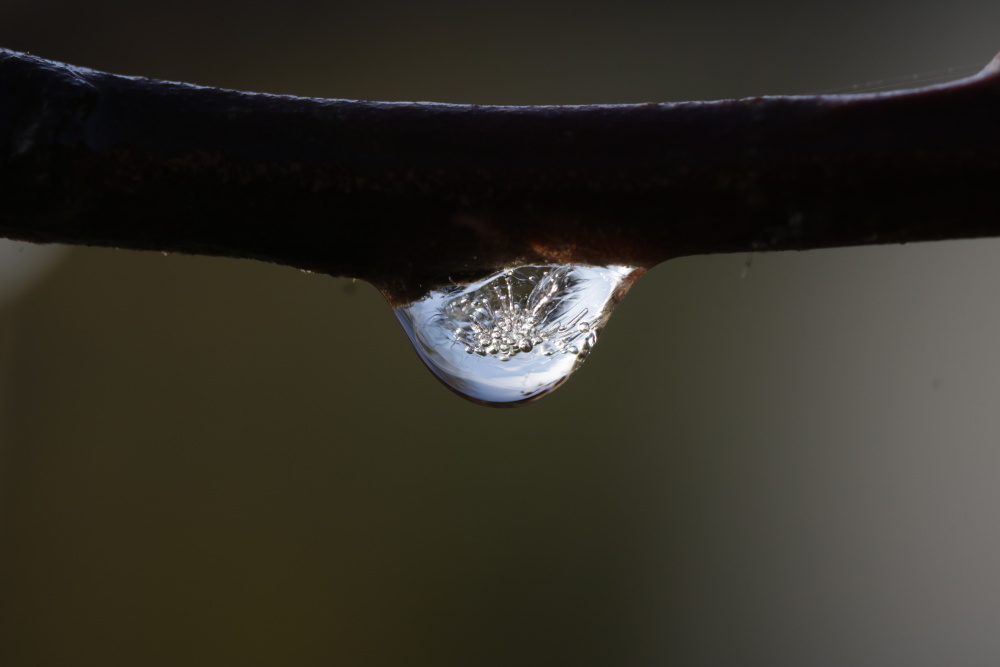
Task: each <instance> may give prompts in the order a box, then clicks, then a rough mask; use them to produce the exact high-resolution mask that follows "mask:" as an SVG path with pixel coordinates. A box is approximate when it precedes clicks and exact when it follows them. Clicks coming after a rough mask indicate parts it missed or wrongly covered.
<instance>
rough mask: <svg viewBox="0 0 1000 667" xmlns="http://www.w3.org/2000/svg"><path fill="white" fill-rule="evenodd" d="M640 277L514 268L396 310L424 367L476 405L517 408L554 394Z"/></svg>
mask: <svg viewBox="0 0 1000 667" xmlns="http://www.w3.org/2000/svg"><path fill="white" fill-rule="evenodd" d="M640 273H641V271H640V270H638V269H634V268H631V267H627V266H607V267H598V266H583V265H570V266H537V265H535V266H522V267H517V268H510V269H505V270H503V271H500V272H498V273H495V274H493V275H491V276H489V277H487V278H484V279H483V280H480V281H477V282H474V283H471V284H469V285H458V286H449V287H445V288H441V289H437V290H433V291H431V292H430V293H429V294H427V295H426V296H424V297H423V298H421V299H419V300H417V301H414V302H412V303H409V304H407V305H405V306H400V307H398V308H396V316H397V317H398V318H399V321H400V323H401V324H402V325H403V329H404V330H405V331H406V334H407V336H409V338H410V341H411V342H412V343H413V346H414V348H416V350H417V353H418V354H419V355H420V357H421V358H422V359H423V360H424V363H426V364H427V366H428V367H429V368H430V369H431V371H433V373H434V374H435V375H436V376H437V377H438V378H439V379H440V380H441V381H442V382H444V383H445V384H446V385H448V386H449V387H451V388H452V389H453V390H454V391H456V392H457V393H459V394H461V395H462V396H465V397H466V398H468V399H470V400H472V401H476V402H478V403H484V404H487V405H516V404H518V403H524V402H527V401H530V400H532V399H535V398H538V397H540V396H544V395H545V394H547V393H549V392H550V391H552V390H553V389H555V388H556V387H558V386H559V385H560V384H562V383H563V382H564V381H565V380H566V378H567V377H569V375H570V374H571V373H572V372H573V371H575V370H576V369H577V368H578V367H579V366H580V364H581V363H583V360H584V359H585V358H586V356H587V354H588V353H589V352H590V350H591V348H592V347H593V345H594V343H595V342H596V341H597V336H598V334H599V333H600V331H601V329H603V327H604V325H605V324H606V323H607V319H608V316H609V315H610V314H611V311H612V310H613V309H614V307H615V306H616V305H617V304H618V302H619V301H620V300H621V298H622V297H623V296H624V295H625V292H626V291H627V290H628V288H629V287H630V286H631V284H632V282H633V281H634V280H635V279H636V278H637V277H638V276H639V274H640ZM470 303H471V304H472V305H473V306H474V307H475V309H474V310H472V309H470V308H469V304H470ZM584 317H586V318H587V319H586V320H584ZM473 352H474V353H475V354H473Z"/></svg>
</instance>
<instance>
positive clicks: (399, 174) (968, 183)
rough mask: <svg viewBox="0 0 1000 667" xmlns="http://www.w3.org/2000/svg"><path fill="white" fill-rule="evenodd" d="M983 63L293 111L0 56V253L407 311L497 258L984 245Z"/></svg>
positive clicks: (989, 165) (261, 100)
mask: <svg viewBox="0 0 1000 667" xmlns="http://www.w3.org/2000/svg"><path fill="white" fill-rule="evenodd" d="M998 176H1000V56H998V59H995V60H994V61H993V63H991V64H990V66H988V67H987V68H986V69H985V70H984V71H983V72H982V73H980V74H978V75H976V76H973V77H971V78H968V79H964V80H961V81H958V82H954V83H950V84H946V85H941V86H934V87H930V88H925V89H920V90H916V91H904V92H897V93H880V94H868V95H847V96H815V97H763V98H754V99H746V100H727V101H718V102H688V103H679V104H639V105H614V106H569V107H491V106H475V105H473V106H467V105H448V104H424V103H380V102H354V101H344V100H322V99H306V98H295V97H286V96H275V95H265V94H252V93H241V92H235V91H230V90H221V89H214V88H204V87H198V86H193V85H188V84H178V83H167V82H162V81H155V80H151V79H145V78H134V77H123V76H116V75H112V74H105V73H101V72H96V71H93V70H87V69H82V68H77V67H73V66H69V65H63V64H60V63H55V62H51V61H47V60H43V59H41V58H36V57H33V56H29V55H26V54H21V53H15V52H10V51H3V50H0V235H2V236H6V237H9V238H13V239H23V240H28V241H35V242H39V243H51V242H60V243H76V244H85V245H102V246H113V247H121V248H135V249H148V250H160V251H169V252H183V253H197V254H208V255H222V256H227V257H248V258H254V259H260V260H266V261H269V262H277V263H280V264H287V265H291V266H295V267H298V268H301V269H306V270H310V271H316V272H322V273H328V274H332V275H345V276H352V277H356V278H362V279H364V280H367V281H369V282H371V283H373V284H375V285H376V286H377V287H379V288H381V289H382V290H383V291H384V292H385V293H386V294H387V296H388V297H389V298H390V300H393V301H395V302H397V303H400V302H406V301H408V300H410V299H412V298H415V297H417V296H419V295H420V294H422V293H423V292H425V291H426V289H427V288H428V287H429V286H431V285H432V284H440V283H442V282H447V281H449V280H459V281H460V280H463V279H468V278H472V277H477V276H481V275H482V274H484V273H486V272H488V271H492V270H494V269H495V268H496V267H497V266H499V265H510V264H514V263H551V262H570V261H572V262H580V263H588V264H626V265H632V266H640V267H650V266H652V265H654V264H657V263H659V262H662V261H664V260H667V259H670V258H673V257H679V256H683V255H694V254H709V253H725V252H738V251H742V252H745V251H748V250H758V251H766V250H789V249H796V250H804V249H809V248H820V247H831V246H850V245H864V244H873V243H903V242H912V241H931V240H940V239H957V238H971V237H982V236H1000V196H997V185H998V182H1000V179H998Z"/></svg>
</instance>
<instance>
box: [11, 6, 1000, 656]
mask: <svg viewBox="0 0 1000 667" xmlns="http://www.w3.org/2000/svg"><path fill="white" fill-rule="evenodd" d="M998 27H1000V5H998V4H997V3H996V2H985V1H983V2H975V1H972V0H966V1H957V2H951V3H942V2H926V1H923V2H922V1H913V0H910V1H906V2H903V1H900V2H860V1H858V2H843V1H840V2H815V3H801V2H800V3H791V2H755V3H738V2H725V1H720V2H713V3H693V2H687V3H655V4H654V3H650V2H634V1H629V0H621V1H618V2H614V3H598V2H538V1H535V2H521V1H516V2H506V3H489V4H487V3H482V4H479V3H469V2H422V3H421V2H369V3H361V2H356V3H318V2H308V1H305V0H299V1H295V0H285V1H283V2H271V3H252V2H216V3H209V2H191V1H173V2H169V3H168V2H147V3H125V2H113V1H110V0H104V1H94V2H77V1H76V0H73V1H70V0H64V1H62V2H57V1H52V0H45V1H43V0H20V1H18V0H3V1H2V2H0V45H2V46H4V47H7V48H13V49H18V50H26V51H31V52H33V53H36V54H38V55H41V56H44V57H48V58H52V59H56V60H64V61H68V62H72V63H75V64H79V65H86V66H91V67H95V68H98V69H106V70H110V71H115V72H119V73H124V74H141V75H147V76H153V77H159V78H166V79H174V80H185V81H192V82H196V83H201V84H206V85H216V86H226V87H232V88H241V89H250V90H262V91H270V92H280V93H291V94H300V95H315V96H327V97H343V98H363V99H385V100H392V99H422V100H435V101H446V102H479V103H504V104H529V103H588V102H644V101H669V100H683V99H711V98H725V97H740V96H753V95H761V94H793V93H808V92H816V91H823V90H827V89H837V88H845V87H846V88H848V89H849V88H850V87H851V86H852V85H853V84H861V85H865V84H867V83H868V82H877V81H881V80H884V79H886V78H889V77H898V76H903V77H909V76H910V75H912V74H915V73H918V74H919V73H927V72H933V71H936V70H940V69H945V68H956V70H961V71H970V70H974V69H977V68H979V67H981V66H982V65H984V64H985V63H986V62H987V61H989V59H990V58H992V56H993V55H994V54H995V53H996V52H997V51H1000V30H998V29H997V28H998ZM930 76H931V75H928V76H925V77H918V78H919V79H920V80H921V81H925V80H929V78H930ZM956 205H960V203H956ZM998 257H1000V242H997V241H992V240H986V241H975V242H961V243H958V242H956V243H939V244H932V245H915V246H907V247H886V248H866V249H851V250H829V251H822V252H809V253H801V254H773V255H756V256H755V257H754V258H753V264H752V266H751V267H750V269H749V272H748V273H747V276H746V277H745V278H743V279H741V275H742V273H743V270H744V262H745V259H746V258H745V257H744V256H719V257H708V258H688V259H683V260H678V261H674V262H671V263H669V264H666V265H663V266H660V267H657V268H656V269H654V270H653V271H651V272H650V273H649V274H648V275H647V276H646V277H644V278H643V279H642V280H641V281H640V282H639V283H638V284H637V285H636V287H635V288H634V289H633V291H632V294H631V295H630V296H629V297H628V298H626V299H625V301H624V303H623V304H622V306H621V307H620V308H619V311H618V313H617V314H616V316H615V317H614V318H613V319H612V320H611V323H610V325H609V327H608V328H607V330H606V331H605V334H604V335H603V337H602V340H601V343H600V344H599V345H598V347H597V350H596V352H595V354H594V355H592V357H591V358H590V359H589V360H588V362H587V364H586V365H585V366H584V367H583V369H582V370H581V371H580V372H579V373H578V374H577V375H576V376H575V377H574V378H573V379H572V380H571V381H570V382H569V383H568V384H567V385H566V386H565V387H563V388H562V389H560V390H559V391H557V392H556V393H555V394H553V395H552V396H550V397H549V398H547V399H544V400H543V401H541V402H539V403H537V404H534V405H530V406H527V407H524V408H520V409H516V410H503V411H498V410H489V409H485V408H481V407H477V406H474V405H472V404H469V403H466V402H465V401H462V400H461V399H459V398H457V397H455V396H453V395H452V394H450V393H449V392H448V391H447V390H446V389H444V388H443V387H442V386H440V385H439V384H438V383H437V382H436V381H435V380H434V379H433V378H432V376H431V375H430V374H429V373H428V372H427V371H426V370H425V369H424V368H423V367H422V366H421V364H420V362H419V360H418V359H417V357H416V355H415V354H414V353H413V351H412V350H411V349H410V348H409V345H408V343H407V342H406V340H405V338H404V336H403V334H402V332H401V331H400V330H399V328H398V326H397V325H396V323H395V319H394V317H393V316H392V315H391V313H390V311H389V309H388V308H387V307H386V306H385V304H384V302H383V301H382V299H381V297H380V295H379V294H378V293H377V292H376V291H375V290H374V289H372V288H371V287H369V286H367V285H365V284H363V283H352V282H351V281H350V280H346V279H332V278H328V277H322V276H315V275H306V274H302V273H299V272H296V271H294V270H291V269H288V268H282V267H275V266H268V265H263V264H257V263H253V262H249V261H234V260H222V259H204V258H192V257H180V256H161V255H159V254H155V253H134V252H125V251H113V250H101V249H73V250H71V251H69V252H67V253H66V254H65V255H64V256H63V257H62V259H61V260H60V261H59V262H58V263H57V264H55V266H54V267H53V268H52V269H51V270H50V271H49V272H48V273H46V274H45V275H44V276H43V277H42V278H40V279H39V280H37V281H36V282H34V283H33V284H32V285H31V287H30V288H27V289H24V290H22V291H20V292H19V293H17V294H14V293H13V291H10V290H8V291H7V292H4V294H5V295H6V296H5V300H4V301H3V303H2V304H0V664H4V665H12V666H18V667H20V666H22V665H67V664H73V665H84V664H86V665H90V664H95V665H97V664H100V665H135V664H142V665H176V664H189V665H223V664H234V665H236V664H238V665H275V664H288V665H328V664H342V665H430V664H433V665H476V666H479V665H557V664H558V665H563V664H565V665H662V664H683V665H689V666H691V665H722V664H768V665H814V666H823V665H848V664H850V665H887V664H907V665H941V664H951V665H980V664H985V663H986V662H988V661H990V662H996V661H997V660H998V659H1000V634H998V633H997V628H1000V485H998V484H997V480H998V478H1000V409H998V403H1000V346H998V339H1000V302H998V298H997V285H998V284H1000V262H998ZM0 261H3V262H6V263H11V260H10V259H9V257H7V258H4V257H0ZM11 266H13V264H12V263H11Z"/></svg>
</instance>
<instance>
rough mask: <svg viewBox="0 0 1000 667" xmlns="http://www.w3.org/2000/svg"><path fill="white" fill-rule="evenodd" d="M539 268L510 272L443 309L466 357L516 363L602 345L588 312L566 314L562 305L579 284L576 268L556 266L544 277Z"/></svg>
mask: <svg viewBox="0 0 1000 667" xmlns="http://www.w3.org/2000/svg"><path fill="white" fill-rule="evenodd" d="M533 268H536V267H523V268H521V269H508V270H506V271H504V272H503V273H501V274H499V275H498V276H496V277H495V278H494V279H493V280H492V281H490V282H488V283H486V284H485V285H482V286H481V287H480V288H479V289H478V290H476V291H475V292H472V293H470V294H463V295H462V296H461V297H458V298H456V299H453V300H452V301H450V302H448V303H446V304H445V305H444V306H443V308H442V313H443V314H444V316H445V317H446V318H447V319H448V320H449V321H451V322H453V323H454V324H455V329H454V335H455V340H456V341H457V342H459V343H460V344H462V345H463V346H464V349H465V352H466V353H468V354H478V355H479V356H481V357H485V356H491V357H495V358H496V359H498V360H500V361H510V360H511V359H513V358H515V357H517V356H518V355H528V354H530V353H534V354H541V355H545V356H552V355H554V354H580V353H581V350H583V352H584V353H586V352H587V351H589V350H590V348H591V347H593V345H594V343H595V342H597V334H596V332H594V331H592V330H591V325H590V322H587V321H586V320H584V319H583V318H584V317H585V316H586V315H587V313H588V312H589V309H588V308H586V307H582V308H580V309H579V310H577V311H576V312H565V309H564V308H561V307H560V305H561V303H562V300H563V299H565V296H566V292H567V291H571V290H572V289H573V285H574V282H575V279H574V277H573V275H572V271H571V270H570V268H569V267H555V268H552V269H550V270H546V271H542V272H540V273H541V275H540V276H539V275H538V272H536V271H532V270H531V269H533ZM580 338H582V340H581V341H580V342H579V345H574V344H573V342H574V341H576V340H577V339H580Z"/></svg>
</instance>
